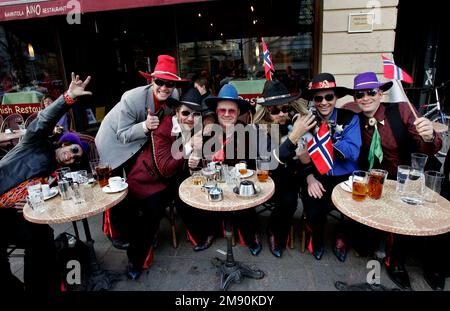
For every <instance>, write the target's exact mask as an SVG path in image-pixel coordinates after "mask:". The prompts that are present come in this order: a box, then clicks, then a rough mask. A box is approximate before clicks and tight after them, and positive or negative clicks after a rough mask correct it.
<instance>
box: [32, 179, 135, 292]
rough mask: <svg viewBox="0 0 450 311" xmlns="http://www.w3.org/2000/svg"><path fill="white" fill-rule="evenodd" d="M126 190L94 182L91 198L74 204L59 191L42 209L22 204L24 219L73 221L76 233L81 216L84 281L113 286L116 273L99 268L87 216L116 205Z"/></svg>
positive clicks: (94, 285) (93, 287)
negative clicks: (107, 188) (86, 260)
mask: <svg viewBox="0 0 450 311" xmlns="http://www.w3.org/2000/svg"><path fill="white" fill-rule="evenodd" d="M127 193H128V189H125V190H123V191H121V192H117V193H105V192H103V191H102V189H101V188H100V186H99V185H98V184H96V185H95V186H94V187H92V199H91V200H89V201H88V202H86V203H83V204H80V205H77V206H75V205H74V204H73V201H72V200H61V196H60V195H59V194H58V195H56V196H55V197H53V198H51V199H48V200H47V201H45V203H44V206H45V207H44V211H43V212H37V211H34V210H33V209H32V208H31V207H30V206H29V205H28V204H26V205H25V206H24V208H23V215H24V217H25V219H26V220H28V221H30V222H34V223H38V224H60V223H67V222H72V223H73V225H74V229H75V234H76V236H77V237H78V229H77V226H76V223H75V222H76V221H78V220H81V221H82V223H83V228H84V233H85V235H86V244H87V246H88V247H89V257H90V258H89V261H90V272H91V273H90V277H89V280H88V284H87V289H88V290H94V291H98V290H108V289H110V288H111V286H112V282H113V281H115V280H117V279H118V278H119V277H118V276H117V275H116V274H114V273H111V272H108V271H105V270H103V269H101V268H100V265H99V264H98V261H97V256H96V255H95V249H94V240H93V239H92V236H91V231H90V229H89V223H88V221H87V218H88V217H91V216H94V215H97V214H98V213H101V212H104V211H106V210H107V209H109V208H111V207H113V206H115V205H116V204H118V203H119V202H120V201H122V200H123V199H124V198H125V197H126V195H127Z"/></svg>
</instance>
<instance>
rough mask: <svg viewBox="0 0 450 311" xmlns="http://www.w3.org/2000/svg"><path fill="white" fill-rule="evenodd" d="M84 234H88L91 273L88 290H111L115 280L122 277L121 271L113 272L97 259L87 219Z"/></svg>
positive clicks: (84, 221)
mask: <svg viewBox="0 0 450 311" xmlns="http://www.w3.org/2000/svg"><path fill="white" fill-rule="evenodd" d="M82 222H83V228H84V234H85V235H86V245H87V246H88V248H89V265H90V275H89V280H88V284H87V290H88V291H102V290H109V289H111V287H112V283H113V282H114V281H117V280H120V279H122V275H121V274H119V273H113V272H110V271H106V270H103V269H102V268H101V267H100V264H99V263H98V261H97V256H96V254H95V249H94V240H93V239H92V236H91V231H90V229H89V223H88V221H87V219H86V218H85V219H83V220H82Z"/></svg>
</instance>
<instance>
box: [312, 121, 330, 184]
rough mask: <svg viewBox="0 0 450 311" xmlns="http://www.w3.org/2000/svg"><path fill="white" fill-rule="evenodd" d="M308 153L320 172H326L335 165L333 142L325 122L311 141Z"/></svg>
mask: <svg viewBox="0 0 450 311" xmlns="http://www.w3.org/2000/svg"><path fill="white" fill-rule="evenodd" d="M308 153H309V156H310V157H311V160H312V161H313V163H314V165H315V166H316V168H317V170H318V171H319V173H320V174H322V175H323V174H326V173H327V172H328V171H329V170H331V168H332V167H333V144H332V142H331V136H330V132H329V131H328V127H327V124H326V123H325V122H323V123H322V125H321V126H320V128H319V131H318V132H317V134H315V135H314V137H313V139H311V140H310V141H309V143H308Z"/></svg>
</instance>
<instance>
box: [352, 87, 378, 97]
mask: <svg viewBox="0 0 450 311" xmlns="http://www.w3.org/2000/svg"><path fill="white" fill-rule="evenodd" d="M364 94H367V95H368V96H371V97H373V96H375V95H377V94H378V89H371V90H366V91H357V92H355V97H356V98H357V99H361V98H363V97H364Z"/></svg>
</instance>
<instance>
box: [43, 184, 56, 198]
mask: <svg viewBox="0 0 450 311" xmlns="http://www.w3.org/2000/svg"><path fill="white" fill-rule="evenodd" d="M58 192H59V191H58V188H57V187H53V188H51V189H50V195H49V196H44V201H47V200H49V199H51V198H53V197H54V196H55V195H57V194H58Z"/></svg>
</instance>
